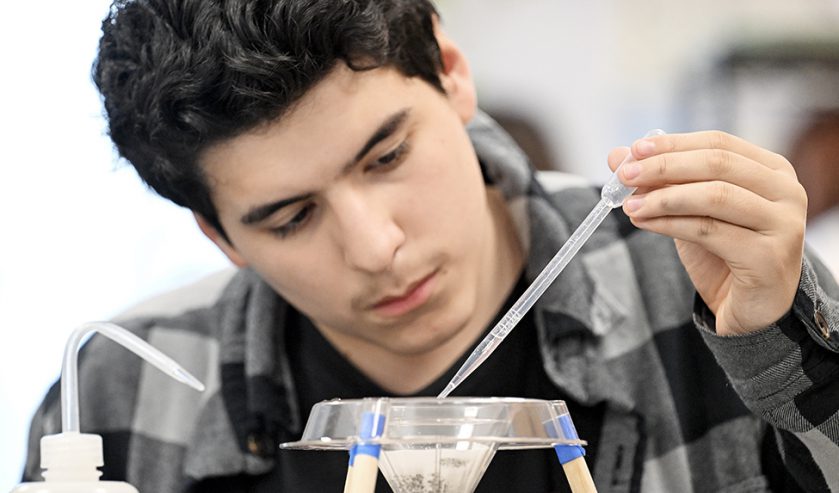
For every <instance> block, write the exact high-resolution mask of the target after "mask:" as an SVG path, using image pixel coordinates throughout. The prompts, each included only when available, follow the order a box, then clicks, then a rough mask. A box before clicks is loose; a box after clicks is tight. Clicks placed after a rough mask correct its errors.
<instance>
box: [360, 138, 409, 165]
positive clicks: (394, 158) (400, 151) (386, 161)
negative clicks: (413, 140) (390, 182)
mask: <svg viewBox="0 0 839 493" xmlns="http://www.w3.org/2000/svg"><path fill="white" fill-rule="evenodd" d="M407 154H408V142H407V141H402V143H401V144H399V145H398V146H397V147H396V148H395V149H393V150H392V151H390V152H388V153H387V154H384V155H382V156H380V157H379V158H378V159H376V160H375V161H373V162H372V163H371V164H370V165H369V166H368V167H367V170H369V171H385V170H388V169H391V168H395V167H396V166H398V165H399V164H400V163H401V162H402V161H403V160H404V159H405V156H406V155H407Z"/></svg>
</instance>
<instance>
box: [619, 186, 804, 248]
mask: <svg viewBox="0 0 839 493" xmlns="http://www.w3.org/2000/svg"><path fill="white" fill-rule="evenodd" d="M624 211H625V212H626V213H627V214H628V215H629V216H630V217H631V218H632V219H633V220H637V221H643V220H645V219H649V218H654V217H667V216H680V217H685V216H696V217H711V218H714V219H716V220H718V221H722V222H725V223H729V224H733V225H736V226H740V227H744V228H747V229H750V230H753V231H757V232H760V233H762V232H769V231H774V230H777V229H779V228H782V227H784V226H785V225H786V224H788V223H789V221H790V219H791V218H789V217H785V216H786V215H787V213H786V209H785V208H784V207H782V206H779V205H777V204H775V203H773V202H771V201H769V200H766V199H765V198H764V197H761V196H760V195H758V194H756V193H754V192H752V191H750V190H748V189H745V188H742V187H738V186H736V185H732V184H731V183H728V182H725V181H701V182H692V183H686V184H684V185H679V186H671V187H665V188H659V189H655V190H651V191H648V192H646V193H644V194H641V195H639V194H637V193H636V194H635V195H633V196H631V197H629V198H628V199H627V201H626V202H625V203H624ZM702 236H705V235H702ZM685 239H687V238H685Z"/></svg>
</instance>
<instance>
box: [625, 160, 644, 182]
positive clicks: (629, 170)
mask: <svg viewBox="0 0 839 493" xmlns="http://www.w3.org/2000/svg"><path fill="white" fill-rule="evenodd" d="M622 168H623V176H624V178H626V179H628V180H631V179H633V178H635V177H636V176H638V175H640V174H641V165H640V164H638V163H637V162H629V163H626V164H624V165H623V167H622Z"/></svg>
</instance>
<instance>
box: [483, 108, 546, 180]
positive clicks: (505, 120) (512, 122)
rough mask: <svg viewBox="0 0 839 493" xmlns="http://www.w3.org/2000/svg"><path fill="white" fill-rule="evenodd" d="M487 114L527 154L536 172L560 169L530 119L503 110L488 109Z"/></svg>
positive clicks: (543, 138) (543, 137) (540, 131)
mask: <svg viewBox="0 0 839 493" xmlns="http://www.w3.org/2000/svg"><path fill="white" fill-rule="evenodd" d="M487 112H488V113H489V115H490V116H491V117H492V118H493V119H495V121H497V122H498V124H499V125H501V127H502V128H504V130H506V131H507V133H509V134H510V136H511V137H512V138H513V140H515V141H516V144H518V145H519V147H521V149H522V150H523V151H524V153H525V154H527V157H528V158H530V163H531V164H532V165H533V167H534V168H536V169H538V170H559V169H561V168H560V167H559V164H558V163H557V161H556V159H555V158H554V156H553V155H552V154H551V152H550V150H549V148H548V145H547V143H546V140H545V136H544V133H543V131H542V130H541V129H540V128H539V126H538V125H537V124H536V123H534V121H533V120H532V119H530V118H527V117H526V116H524V115H521V114H517V113H513V112H510V111H504V110H496V109H489V110H487Z"/></svg>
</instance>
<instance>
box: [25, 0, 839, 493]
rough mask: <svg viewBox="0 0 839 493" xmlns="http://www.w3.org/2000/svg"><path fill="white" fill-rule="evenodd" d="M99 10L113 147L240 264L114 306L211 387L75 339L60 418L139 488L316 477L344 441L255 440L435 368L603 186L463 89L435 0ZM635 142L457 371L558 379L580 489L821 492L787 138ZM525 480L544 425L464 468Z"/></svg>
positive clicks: (819, 278)
mask: <svg viewBox="0 0 839 493" xmlns="http://www.w3.org/2000/svg"><path fill="white" fill-rule="evenodd" d="M102 27H103V37H102V39H101V42H100V49H99V54H98V57H97V60H96V64H95V67H94V80H95V82H96V84H97V86H98V88H99V90H100V91H101V93H102V95H103V100H104V106H105V109H106V112H107V117H108V122H109V129H110V136H111V138H112V140H113V141H114V143H115V145H116V147H117V149H118V151H119V152H120V154H121V155H122V156H123V157H124V158H125V159H127V160H128V161H129V162H130V163H131V164H132V165H133V166H134V167H135V169H136V170H137V171H138V173H139V175H140V176H141V177H142V178H143V180H145V182H146V183H148V184H149V185H150V186H151V187H152V188H153V189H154V190H156V191H157V192H158V193H159V194H161V195H162V196H164V197H166V198H168V199H170V200H172V201H173V202H175V203H177V204H179V205H182V206H184V207H187V208H189V209H190V210H192V211H193V213H194V215H195V218H196V221H197V223H198V225H199V227H200V228H201V230H202V231H203V232H204V233H205V234H206V236H207V237H208V238H209V240H210V241H212V242H214V243H215V244H216V245H217V246H218V247H219V248H220V249H221V250H222V251H223V252H224V253H225V255H227V257H228V258H229V259H230V260H231V262H232V263H233V264H234V265H235V266H236V267H237V269H235V271H233V272H231V273H229V274H228V275H226V276H221V277H219V276H216V277H213V278H212V279H211V280H210V281H208V282H210V284H207V282H205V283H199V285H195V286H190V287H189V288H187V290H186V291H179V292H176V293H174V294H168V295H164V296H163V297H162V298H160V299H158V300H156V302H155V303H154V304H153V305H152V306H151V308H148V309H146V310H136V311H134V312H133V314H132V315H131V316H130V317H129V316H126V317H123V318H121V319H120V320H119V321H120V323H121V324H122V325H124V326H126V327H127V328H129V329H130V330H132V331H134V332H135V333H136V334H138V335H140V336H141V337H143V338H145V339H147V340H149V342H151V343H152V344H154V345H156V346H157V347H159V348H160V349H161V350H162V351H164V352H165V353H167V354H169V355H170V356H172V357H173V358H175V359H176V360H178V361H181V362H182V363H184V365H185V366H186V368H187V369H188V370H189V371H190V372H192V373H193V374H195V375H196V376H198V377H199V378H200V379H202V380H204V381H205V382H206V383H207V386H208V388H209V390H208V392H207V394H206V395H203V396H196V395H194V394H192V393H191V390H189V389H186V388H183V386H181V385H179V384H178V383H177V382H169V381H168V380H167V379H165V378H164V379H162V380H161V379H157V378H156V377H155V376H154V374H153V373H154V371H153V370H152V371H145V370H144V369H143V368H144V367H143V365H142V364H141V363H140V362H139V361H138V360H137V359H136V358H125V357H124V353H123V352H121V351H120V350H119V349H118V348H114V347H113V346H112V345H110V344H109V343H108V342H107V341H104V340H103V338H96V337H94V338H93V339H92V340H91V341H90V342H89V343H88V344H87V345H86V346H85V348H84V350H83V352H82V355H81V358H80V370H79V376H80V392H81V413H80V417H81V429H82V430H84V431H87V432H91V433H100V434H102V435H103V437H104V443H105V453H106V457H105V461H104V462H105V467H104V477H105V478H108V479H122V480H127V481H128V482H130V483H132V484H134V485H135V486H137V487H138V488H139V489H140V490H141V491H144V492H148V493H166V492H190V493H202V492H225V493H237V492H241V493H244V492H269V491H270V492H278V491H279V492H286V491H295V492H298V491H305V492H314V491H318V492H321V491H340V489H341V487H342V484H343V479H344V475H345V472H346V462H347V457H346V454H326V453H320V452H302V451H289V450H280V449H278V444H279V443H282V442H287V441H293V440H296V439H298V438H299V437H300V435H301V433H302V427H303V425H304V423H305V419H306V416H307V413H308V411H309V410H310V409H311V407H312V406H313V405H314V404H315V403H317V402H319V401H322V400H325V399H331V398H335V397H341V398H360V397H367V396H434V395H437V394H438V393H439V392H440V391H442V390H443V388H445V385H446V383H448V381H449V380H450V379H451V377H452V375H453V374H454V373H455V372H456V370H457V369H458V368H459V367H460V365H461V364H462V363H463V361H464V359H465V358H466V357H467V355H468V354H469V353H470V352H471V351H472V349H473V348H474V346H475V344H476V343H477V342H478V341H479V340H480V339H482V338H483V337H484V336H485V335H486V333H487V332H488V331H489V330H490V329H491V328H492V327H493V326H494V324H495V322H496V321H497V320H499V319H500V317H501V316H502V315H503V314H504V313H505V312H506V311H507V309H508V308H509V307H510V306H511V305H512V304H513V303H514V302H515V300H517V299H518V298H519V296H520V295H521V294H522V293H523V292H524V291H525V289H526V287H527V286H528V285H529V284H530V283H531V282H533V280H534V278H535V277H536V276H537V275H538V274H539V272H540V271H541V270H542V268H543V267H544V266H545V265H546V264H547V262H548V261H549V260H550V258H551V257H552V256H553V255H554V254H555V253H556V251H557V250H558V249H559V248H560V246H561V245H562V244H563V243H564V242H565V240H567V239H568V236H569V234H570V231H571V230H572V229H573V228H574V227H576V226H577V225H578V224H579V223H580V222H581V221H582V220H583V218H584V217H585V215H586V214H587V213H588V212H589V211H590V210H591V209H592V207H593V206H594V205H595V203H597V201H598V199H599V197H600V196H599V191H598V190H597V188H596V187H593V186H590V185H587V184H582V183H581V180H580V179H579V178H578V177H569V176H568V175H563V174H557V173H550V172H546V173H536V172H535V171H534V170H533V168H532V167H531V166H530V163H529V162H528V160H527V158H526V157H525V155H524V154H523V153H522V151H521V150H520V149H519V148H518V147H517V146H516V145H515V143H514V141H513V139H511V138H510V136H509V135H508V134H507V133H505V132H504V131H503V130H502V129H501V128H500V127H499V125H498V124H497V123H496V122H494V121H493V120H492V119H491V118H490V117H489V116H487V115H486V114H485V113H483V112H482V111H481V110H479V109H478V105H477V95H476V91H475V87H474V83H473V80H472V75H471V72H470V69H469V64H468V61H467V60H466V57H465V56H464V54H463V53H462V52H461V51H460V50H459V48H458V47H457V45H456V44H455V43H454V42H453V41H452V40H451V39H449V38H448V37H447V36H446V34H445V33H444V31H443V29H442V28H441V25H440V21H439V19H438V18H437V15H436V12H435V10H434V7H433V5H432V4H431V3H430V2H427V1H424V0H347V1H340V2H337V1H335V0H286V1H281V0H277V1H263V2H254V1H247V0H226V1H222V0H202V1H195V0H192V1H191V0H136V1H117V2H115V4H114V5H113V8H112V10H111V12H110V14H109V15H108V17H107V18H106V19H105V21H104V22H103V25H102ZM499 63H503V61H499ZM629 152H631V153H632V154H633V156H634V157H636V158H637V162H634V163H631V164H630V165H628V166H626V167H624V168H623V169H622V171H621V172H620V178H621V180H623V181H624V182H625V183H626V184H628V185H630V186H633V187H638V191H637V192H636V194H635V195H634V196H633V197H631V198H630V199H629V200H628V201H627V202H626V204H625V205H624V208H623V210H622V211H620V210H619V211H615V212H614V213H613V214H612V215H610V217H609V218H607V220H606V221H605V222H604V223H603V224H602V225H601V226H600V227H599V228H598V229H597V231H596V232H595V233H594V234H593V236H592V237H591V238H590V240H589V241H588V242H587V243H586V244H585V245H584V246H583V247H582V250H581V251H580V252H579V254H578V256H577V257H576V258H575V259H574V261H573V262H571V263H570V264H569V265H568V267H567V268H566V270H565V271H564V272H563V273H562V276H561V277H560V278H559V279H558V280H557V282H555V283H553V285H552V286H551V287H550V289H548V290H547V291H546V292H545V294H544V295H543V296H542V298H540V300H539V301H538V302H537V303H536V305H535V306H534V307H533V309H532V310H531V311H530V312H529V313H528V314H526V316H525V317H524V318H523V319H522V321H521V322H520V324H519V326H518V328H517V329H516V330H515V331H513V332H512V333H511V334H510V336H509V337H508V338H507V339H506V340H505V342H504V344H502V345H501V347H500V348H499V349H498V351H497V352H496V353H494V354H493V355H492V357H491V358H489V359H488V360H487V361H486V363H485V364H484V365H483V366H481V367H480V368H479V369H478V370H477V371H476V372H475V373H474V374H473V375H472V376H471V377H470V378H469V379H467V380H466V381H465V382H464V383H463V384H462V385H461V386H460V387H458V389H456V392H455V395H474V396H517V397H531V398H540V399H563V400H565V401H566V403H567V404H568V406H569V409H570V412H571V415H572V416H573V420H574V424H575V426H576V428H577V430H578V432H579V434H580V436H581V437H582V438H584V439H585V440H587V441H588V447H587V455H588V458H587V460H588V462H589V463H590V464H591V468H592V470H593V474H594V479H595V482H596V483H597V485H598V488H599V490H600V491H601V492H609V491H611V492H637V491H671V492H676V491H678V492H686V491H728V492H747V491H748V492H754V491H766V490H768V489H770V488H771V489H772V490H773V491H781V492H784V491H786V492H791V491H801V490H802V489H804V490H809V491H837V492H839V475H837V474H838V473H837V471H839V434H837V432H836V430H837V429H839V399H836V396H837V395H839V379H837V378H836V375H837V374H839V354H837V353H839V301H837V300H839V286H837V285H836V283H835V281H834V280H833V278H832V277H830V275H829V274H828V273H827V272H826V271H825V270H824V269H823V266H822V265H821V264H820V263H818V262H812V261H811V259H810V258H808V257H807V256H805V255H804V252H803V250H804V247H803V237H804V225H805V218H806V210H805V204H806V196H805V194H804V191H803V189H802V187H801V185H800V184H799V183H798V182H797V181H796V179H795V174H794V172H793V169H792V166H791V165H790V163H789V162H788V161H787V160H786V159H785V158H783V157H782V156H780V155H778V154H776V153H774V152H770V151H768V150H766V149H763V148H761V147H759V146H756V145H754V144H752V143H750V142H747V141H745V140H743V139H740V138H737V137H735V136H732V135H729V134H725V133H722V132H719V131H704V132H691V133H685V134H672V135H663V136H656V137H651V138H646V139H641V140H638V141H636V142H634V143H633V145H632V147H631V149H630V148H618V149H615V150H614V151H613V152H612V153H611V154H610V155H609V157H608V164H609V166H610V167H611V168H612V169H615V168H616V167H617V165H618V163H619V162H620V161H621V160H622V159H623V158H624V157H625V156H626V155H627V153H629ZM184 293H189V296H183V295H184ZM58 406H59V402H58V400H57V391H56V390H53V391H51V392H50V394H49V395H48V396H47V397H46V399H45V401H44V403H43V405H42V406H41V408H40V410H39V411H38V413H37V415H36V416H35V418H34V421H33V425H32V432H31V441H30V454H29V459H28V462H27V468H26V472H25V474H26V477H28V478H33V479H34V478H35V477H37V474H38V439H39V438H40V437H41V436H42V435H43V434H46V433H54V432H56V431H57V430H58V429H59V414H60V413H59V412H58ZM523 489H524V490H526V491H538V492H543V491H544V492H561V491H568V484H567V483H566V481H565V478H564V474H563V472H562V468H561V466H560V464H559V463H558V461H557V460H556V457H555V456H554V452H553V450H550V449H547V450H530V451H516V452H512V451H511V452H505V453H503V454H498V455H497V456H496V457H495V458H494V460H493V461H492V463H491V464H490V466H489V468H488V470H487V472H486V475H485V476H484V478H483V480H482V481H481V483H480V484H479V485H478V491H479V492H497V491H509V492H513V491H522V490H523ZM377 491H380V492H384V491H388V488H387V485H386V484H385V483H384V482H383V481H380V482H379V483H378V484H377Z"/></svg>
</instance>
